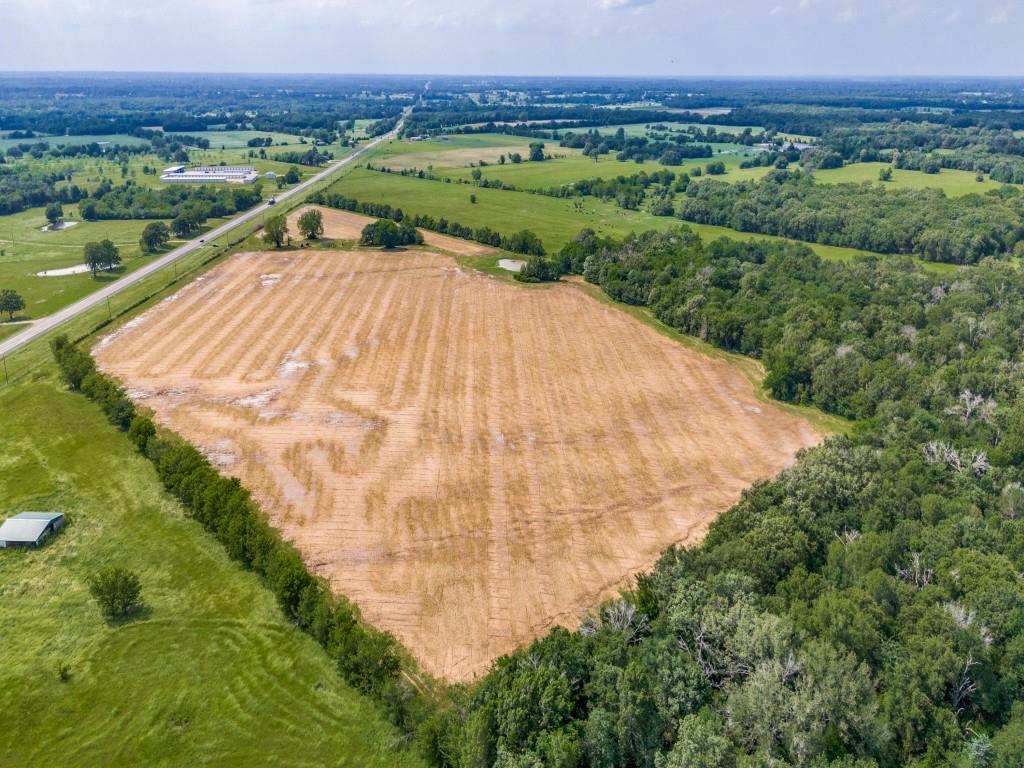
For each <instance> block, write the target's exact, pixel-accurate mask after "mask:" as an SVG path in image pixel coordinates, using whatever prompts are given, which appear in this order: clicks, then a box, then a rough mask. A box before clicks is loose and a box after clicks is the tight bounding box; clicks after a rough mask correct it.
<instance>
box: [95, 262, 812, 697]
mask: <svg viewBox="0 0 1024 768" xmlns="http://www.w3.org/2000/svg"><path fill="white" fill-rule="evenodd" d="M95 354H96V357H97V359H98V361H99V363H100V365H101V366H102V367H103V368H104V369H105V370H107V371H109V372H111V373H112V374H114V375H116V376H117V377H119V378H120V379H121V380H123V381H124V382H125V384H126V385H127V386H128V388H129V390H130V392H131V394H132V395H133V397H135V398H136V399H137V400H139V401H141V402H142V403H143V404H145V405H148V406H150V407H152V408H153V409H154V410H155V412H156V414H157V417H158V418H159V420H160V421H161V422H163V423H164V424H167V425H169V426H171V427H173V428H174V429H175V430H177V431H178V432H179V433H181V434H183V435H185V436H186V437H188V438H189V439H190V440H192V441H193V442H194V443H195V444H197V445H199V446H201V447H202V448H203V449H204V450H205V451H206V452H207V454H208V455H209V456H210V457H211V458H212V459H213V460H214V461H215V462H216V463H217V464H218V465H219V466H220V467H221V468H222V469H223V471H224V472H226V473H229V474H232V475H238V476H239V477H241V478H242V480H243V481H244V482H245V483H246V484H247V485H248V487H250V488H252V489H253V491H254V492H255V494H256V495H257V497H258V498H259V499H260V501H261V503H262V504H263V506H264V508H265V509H266V510H267V512H268V514H269V515H270V518H271V520H272V521H273V523H274V524H275V525H277V526H278V527H279V528H280V529H281V530H282V531H283V532H284V533H285V535H286V536H287V537H289V538H290V539H291V540H293V541H294V542H295V543H296V545H297V546H298V547H299V549H300V550H301V551H302V553H303V555H304V556H305V558H306V559H307V562H309V563H310V564H311V566H312V567H313V568H314V569H315V570H316V571H317V572H319V573H321V574H322V575H324V576H325V577H327V578H329V579H330V580H331V583H332V584H333V586H334V587H335V588H336V589H338V590H339V591H341V592H343V593H345V594H347V595H349V596H350V597H351V598H353V599H354V600H355V601H356V602H357V603H358V604H359V605H360V606H361V608H362V610H363V613H364V615H365V617H366V618H367V619H368V620H369V621H371V622H373V623H374V624H376V625H378V626H380V627H383V628H385V629H388V630H391V631H393V632H394V633H395V634H396V635H397V636H398V637H399V638H400V639H401V641H402V642H403V643H404V644H405V645H406V646H407V647H408V648H409V649H410V650H411V651H412V652H413V653H414V655H416V657H417V658H418V659H419V660H420V662H421V663H422V664H423V666H424V668H425V669H427V670H428V671H430V672H432V673H434V674H436V675H440V676H444V677H446V678H449V679H468V678H471V677H473V676H475V675H479V674H481V673H483V672H484V671H485V670H486V669H487V667H488V665H489V664H490V662H491V660H492V659H494V658H495V657H496V656H498V655H500V654H502V653H505V652H507V651H510V650H512V649H513V648H515V647H516V646H518V645H520V644H522V643H524V642H527V641H529V640H531V639H533V638H535V637H537V636H539V635H541V634H543V633H544V632H546V631H547V630H548V629H549V628H550V627H551V626H552V625H554V624H564V625H568V626H573V625H575V624H576V623H577V622H578V618H579V615H580V612H581V611H583V610H585V609H587V608H588V607H590V606H593V605H594V604H595V603H596V602H597V601H598V600H600V599H601V598H603V597H606V596H609V595H611V594H612V593H613V592H614V590H615V589H616V587H618V586H620V585H622V584H623V583H625V582H626V581H628V580H629V579H630V578H631V577H632V575H633V574H635V573H636V572H637V571H639V570H642V569H645V568H647V567H649V566H650V565H651V564H652V563H653V561H654V560H655V559H656V558H657V557H658V555H659V554H660V553H661V551H662V550H663V549H664V548H665V547H666V546H667V545H669V544H671V543H673V542H680V541H682V542H687V541H694V540H696V539H698V538H699V537H701V536H702V535H703V534H704V532H705V530H706V527H707V525H708V523H709V522H710V521H711V520H712V519H713V518H714V516H715V515H716V514H717V513H718V512H720V511H722V510H724V509H725V508H727V507H728V506H730V505H731V504H733V503H734V502H735V501H736V500H737V499H738V498H739V495H740V492H741V491H742V489H743V488H745V487H747V486H748V485H750V484H751V482H753V481H754V480H756V479H758V478H763V477H768V476H770V475H773V474H775V473H776V472H778V471H779V470H780V469H781V468H783V467H784V466H786V465H787V464H789V463H790V462H791V460H792V458H793V455H794V453H795V452H796V451H797V450H798V449H800V448H803V447H805V446H809V445H812V444H814V443H816V442H817V441H818V440H819V438H820V436H819V434H818V433H816V431H815V430H814V429H813V428H812V427H811V426H810V425H809V424H808V423H806V422H804V421H803V420H802V419H800V418H799V417H796V416H794V415H791V414H790V413H788V412H785V411H782V410H781V409H777V408H775V407H772V406H771V405H768V404H765V403H764V402H762V401H761V400H759V399H758V398H757V397H756V395H755V392H754V391H753V388H752V386H751V384H750V383H749V381H748V380H747V379H746V378H744V376H743V375H742V374H741V373H740V372H739V371H738V370H737V369H736V368H735V367H733V366H732V365H731V364H730V363H728V362H726V361H724V360H720V359H711V358H709V357H706V356H704V355H702V354H701V353H699V352H697V351H695V350H693V349H690V348H686V347H683V346H681V345H678V344H676V343H675V342H673V341H671V340H670V339H668V338H666V337H664V336H662V335H660V334H658V333H657V332H655V331H653V330H652V329H650V328H648V327H646V326H645V325H643V324H642V323H640V322H639V321H637V320H635V319H633V318H631V317H629V316H628V315H626V314H625V313H623V312H621V311H619V310H617V309H615V308H614V307H609V306H605V305H602V304H601V303H599V302H597V301H595V300H594V299H593V298H591V297H590V296H588V295H587V294H586V293H585V292H584V291H582V290H580V289H579V288H577V287H574V286H572V285H566V284H562V285H554V286H548V287H523V286H519V285H516V284H513V283H511V282H509V281H504V280H498V279H494V278H491V277H487V276H485V275H481V274H479V273H476V272H471V271H466V270H463V269H461V268H459V267H458V266H457V265H456V264H455V262H454V261H453V260H452V259H451V258H450V257H447V256H442V255H439V254H436V253H431V252H428V251H425V250H411V251H404V252H396V253H384V252H379V251H365V250H354V251H346V252H328V251H320V250H315V251H301V252H298V251H290V252H278V253H247V254H240V255H237V256H235V257H232V258H231V259H230V260H228V261H227V262H225V263H224V264H222V265H221V266H219V267H218V268H216V269H215V270H213V271H211V272H210V273H208V274H207V275H206V276H204V277H202V278H199V279H197V280H196V281H195V282H193V283H192V284H190V285H189V286H187V287H186V288H184V289H182V290H181V291H180V292H179V293H178V294H176V295H175V296H173V297H171V298H169V299H167V300H166V301H164V302H163V303H161V304H159V305H157V306H156V307H154V308H153V309H151V310H150V311H149V312H147V313H146V314H145V315H143V316H141V317H140V318H139V319H137V320H136V321H133V322H132V323H131V324H129V326H127V327H125V328H124V329H121V330H120V331H118V332H115V333H114V334H113V335H112V336H110V337H108V338H107V339H105V340H104V341H103V342H102V343H101V344H100V345H99V346H98V347H97V349H96V351H95Z"/></svg>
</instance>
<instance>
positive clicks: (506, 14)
mask: <svg viewBox="0 0 1024 768" xmlns="http://www.w3.org/2000/svg"><path fill="white" fill-rule="evenodd" d="M0 14H2V15H0V18H3V22H2V23H0V70H4V71H6V70H119V71H175V72H321V73H382V74H385V73H386V74H391V73H394V74H416V73H426V74H504V75H623V76H628V75H665V76H708V75H721V76H878V75H891V76H896V75H1010V76H1013V75H1017V76H1019V75H1024V55H1022V53H1021V47H1020V41H1021V39H1022V38H1024V2H1022V1H1021V0H767V1H762V0H358V1H356V0H173V2H168V0H0Z"/></svg>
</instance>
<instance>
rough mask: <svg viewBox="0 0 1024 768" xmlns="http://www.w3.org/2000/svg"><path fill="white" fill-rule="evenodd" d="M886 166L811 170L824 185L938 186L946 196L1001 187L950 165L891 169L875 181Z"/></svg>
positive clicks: (931, 187)
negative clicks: (886, 178)
mask: <svg viewBox="0 0 1024 768" xmlns="http://www.w3.org/2000/svg"><path fill="white" fill-rule="evenodd" d="M889 167H890V166H889V163H851V164H849V165H844V166H843V167H842V168H829V169H827V170H824V171H815V172H814V178H815V179H817V180H818V181H821V182H825V183H828V184H842V183H854V184H860V183H863V182H872V183H875V184H884V185H885V187H886V188H887V189H941V190H942V191H943V192H945V193H946V194H947V195H948V196H949V197H959V196H961V195H970V194H972V193H978V194H982V193H985V192H988V191H990V190H993V189H999V188H1000V187H1001V186H1003V185H1002V184H1001V183H1000V182H998V181H992V179H990V178H988V177H986V178H985V180H984V181H977V180H976V178H975V176H976V174H975V173H974V172H973V171H959V170H956V169H953V168H943V169H942V170H941V171H939V172H938V173H923V172H921V171H907V170H901V169H899V168H893V170H892V180H891V181H885V182H883V181H879V180H878V172H879V171H880V170H882V169H883V168H889Z"/></svg>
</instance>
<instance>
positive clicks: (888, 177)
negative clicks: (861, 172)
mask: <svg viewBox="0 0 1024 768" xmlns="http://www.w3.org/2000/svg"><path fill="white" fill-rule="evenodd" d="M878 180H879V181H892V168H890V167H889V166H886V167H885V168H881V169H879V171H878Z"/></svg>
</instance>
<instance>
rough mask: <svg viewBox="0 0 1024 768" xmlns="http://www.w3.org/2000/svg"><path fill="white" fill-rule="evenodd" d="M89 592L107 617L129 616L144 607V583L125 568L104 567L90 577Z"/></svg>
mask: <svg viewBox="0 0 1024 768" xmlns="http://www.w3.org/2000/svg"><path fill="white" fill-rule="evenodd" d="M89 592H90V594H92V596H93V599H94V600H95V601H96V602H97V603H99V605H100V610H102V611H103V615H104V616H106V617H107V618H119V617H122V616H128V615H130V614H132V613H134V612H135V611H137V610H138V609H139V608H141V607H142V583H141V582H140V581H139V577H138V576H137V575H136V574H134V573H132V572H131V571H129V570H127V569H125V568H118V567H109V568H103V569H102V570H100V571H97V572H96V573H95V574H93V576H92V578H90V579H89Z"/></svg>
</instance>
